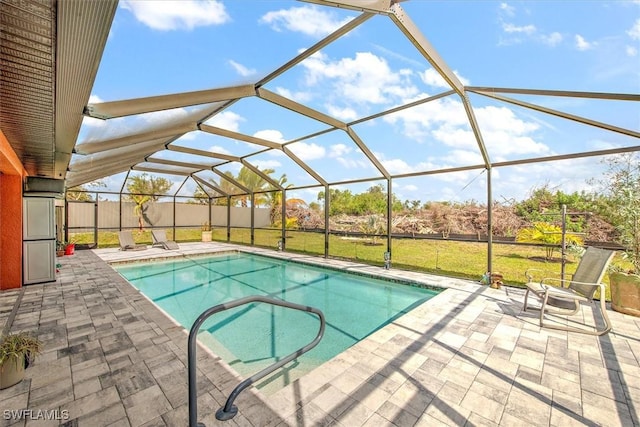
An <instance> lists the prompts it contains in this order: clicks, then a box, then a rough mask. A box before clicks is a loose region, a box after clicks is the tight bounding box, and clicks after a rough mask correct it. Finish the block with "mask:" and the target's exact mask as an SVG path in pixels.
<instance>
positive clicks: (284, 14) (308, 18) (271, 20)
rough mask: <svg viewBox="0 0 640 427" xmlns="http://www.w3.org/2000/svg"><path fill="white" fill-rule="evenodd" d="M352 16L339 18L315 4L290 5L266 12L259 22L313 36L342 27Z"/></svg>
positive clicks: (328, 32) (275, 28) (276, 29)
mask: <svg viewBox="0 0 640 427" xmlns="http://www.w3.org/2000/svg"><path fill="white" fill-rule="evenodd" d="M352 19H353V18H352V17H348V18H344V19H342V20H339V19H338V17H337V16H336V14H334V13H331V12H329V11H326V10H324V9H321V8H319V7H317V6H315V5H309V6H302V7H292V8H290V9H281V10H278V11H273V12H268V13H267V14H265V15H264V16H263V17H261V18H260V20H259V22H260V23H262V24H268V25H270V26H271V28H272V29H273V30H275V31H278V32H280V31H283V30H288V31H293V32H298V33H302V34H306V35H309V36H313V37H318V38H320V37H324V36H326V35H328V34H330V33H332V32H333V31H335V30H337V29H338V28H340V27H342V26H343V25H344V24H346V23H347V22H349V21H351V20H352Z"/></svg>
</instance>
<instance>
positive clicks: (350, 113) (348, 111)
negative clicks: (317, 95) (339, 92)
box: [325, 104, 358, 122]
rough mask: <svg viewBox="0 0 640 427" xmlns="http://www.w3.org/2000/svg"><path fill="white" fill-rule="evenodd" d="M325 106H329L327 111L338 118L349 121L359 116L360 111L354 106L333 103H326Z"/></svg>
mask: <svg viewBox="0 0 640 427" xmlns="http://www.w3.org/2000/svg"><path fill="white" fill-rule="evenodd" d="M325 107H326V108H327V112H328V113H329V115H330V116H333V117H335V118H336V119H338V120H342V121H344V122H348V121H351V120H355V119H357V118H358V113H357V112H356V110H354V109H353V108H350V107H344V108H341V107H338V106H335V105H331V104H327V105H325Z"/></svg>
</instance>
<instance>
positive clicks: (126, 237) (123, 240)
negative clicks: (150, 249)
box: [118, 230, 147, 251]
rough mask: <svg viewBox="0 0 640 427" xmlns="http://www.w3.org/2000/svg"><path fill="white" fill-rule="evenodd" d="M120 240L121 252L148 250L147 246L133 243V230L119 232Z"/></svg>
mask: <svg viewBox="0 0 640 427" xmlns="http://www.w3.org/2000/svg"><path fill="white" fill-rule="evenodd" d="M118 240H120V250H121V251H142V250H145V249H147V245H142V244H137V243H136V242H134V241H133V234H132V233H131V230H122V231H120V232H118Z"/></svg>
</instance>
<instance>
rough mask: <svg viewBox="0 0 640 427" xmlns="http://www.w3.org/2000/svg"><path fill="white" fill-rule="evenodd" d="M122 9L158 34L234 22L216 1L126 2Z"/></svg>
mask: <svg viewBox="0 0 640 427" xmlns="http://www.w3.org/2000/svg"><path fill="white" fill-rule="evenodd" d="M120 4H121V5H122V7H123V8H124V9H126V10H128V11H130V12H131V13H133V15H134V16H135V17H136V19H137V20H138V21H140V22H142V23H143V24H145V25H147V26H148V27H150V28H153V29H154V30H161V31H170V30H184V29H186V30H192V29H193V28H195V27H201V26H207V25H220V24H224V23H225V22H228V21H229V20H230V17H229V15H228V14H227V12H226V10H225V8H224V4H222V2H219V1H216V0H207V1H193V0H164V1H159V2H151V1H134V0H122V1H121V2H120Z"/></svg>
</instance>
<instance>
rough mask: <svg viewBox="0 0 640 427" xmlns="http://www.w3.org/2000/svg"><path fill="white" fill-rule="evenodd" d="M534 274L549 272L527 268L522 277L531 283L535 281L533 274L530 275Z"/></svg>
mask: <svg viewBox="0 0 640 427" xmlns="http://www.w3.org/2000/svg"><path fill="white" fill-rule="evenodd" d="M534 272H539V273H544V274H550V272H549V271H547V270H543V269H541V268H527V269H526V270H525V272H524V275H525V276H526V277H527V280H528V281H529V282H533V281H534V280H535V279H534V277H533V274H532V273H534ZM551 274H553V273H551ZM543 277H544V276H543ZM542 280H544V279H542Z"/></svg>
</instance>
